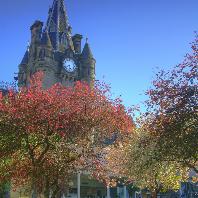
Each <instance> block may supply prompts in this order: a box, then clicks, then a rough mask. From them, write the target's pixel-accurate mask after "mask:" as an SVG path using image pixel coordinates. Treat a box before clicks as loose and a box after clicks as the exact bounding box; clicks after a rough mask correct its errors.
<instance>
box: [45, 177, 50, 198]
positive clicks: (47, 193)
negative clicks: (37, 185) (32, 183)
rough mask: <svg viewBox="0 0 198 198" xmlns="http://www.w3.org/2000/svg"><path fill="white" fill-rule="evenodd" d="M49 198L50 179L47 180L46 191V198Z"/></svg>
mask: <svg viewBox="0 0 198 198" xmlns="http://www.w3.org/2000/svg"><path fill="white" fill-rule="evenodd" d="M49 197H50V187H49V181H48V178H46V184H45V191H44V198H49Z"/></svg>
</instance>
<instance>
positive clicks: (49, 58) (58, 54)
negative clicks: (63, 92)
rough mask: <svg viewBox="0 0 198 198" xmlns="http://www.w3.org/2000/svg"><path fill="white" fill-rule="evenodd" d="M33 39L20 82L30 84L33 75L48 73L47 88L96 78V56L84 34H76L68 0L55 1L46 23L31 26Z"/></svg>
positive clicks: (22, 84)
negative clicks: (71, 24) (71, 22)
mask: <svg viewBox="0 0 198 198" xmlns="http://www.w3.org/2000/svg"><path fill="white" fill-rule="evenodd" d="M30 30H31V42H30V45H29V46H28V47H27V50H26V52H25V54H24V57H23V59H22V61H21V63H20V65H19V73H18V85H19V87H21V86H28V84H29V80H30V78H31V76H32V75H33V74H34V73H36V72H37V71H43V72H44V74H45V75H44V79H43V87H44V88H48V87H50V86H52V85H53V84H55V83H61V84H63V85H65V86H72V85H73V84H74V83H75V81H79V80H80V81H85V82H87V83H89V84H91V83H92V82H94V80H95V63H96V61H95V59H94V57H93V54H92V52H91V49H90V46H89V44H88V41H87V39H86V43H85V45H84V47H83V50H81V45H82V38H83V36H82V35H80V34H75V35H72V28H71V26H70V25H69V22H68V17H67V12H66V9H65V5H64V0H54V1H53V5H52V7H50V9H49V14H48V19H47V22H46V25H45V26H44V24H43V22H41V21H39V20H37V21H35V22H34V24H33V25H32V26H31V27H30Z"/></svg>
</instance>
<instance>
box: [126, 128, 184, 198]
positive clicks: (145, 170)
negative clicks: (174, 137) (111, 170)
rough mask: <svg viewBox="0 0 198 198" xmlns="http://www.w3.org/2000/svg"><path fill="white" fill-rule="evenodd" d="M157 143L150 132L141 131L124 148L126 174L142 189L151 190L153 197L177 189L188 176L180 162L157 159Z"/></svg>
mask: <svg viewBox="0 0 198 198" xmlns="http://www.w3.org/2000/svg"><path fill="white" fill-rule="evenodd" d="M138 130H139V129H138ZM156 144H157V142H156V141H155V140H154V139H153V138H151V137H150V136H149V134H147V133H145V132H141V133H138V135H137V136H135V138H132V139H131V140H130V143H129V144H128V145H127V146H126V148H125V149H124V152H125V153H126V159H127V160H126V163H125V174H126V175H127V176H128V178H130V179H131V180H132V181H133V183H134V184H135V185H136V186H138V187H139V188H140V189H147V190H149V191H150V192H151V196H152V197H153V198H156V197H157V194H158V193H159V192H167V191H171V190H174V191H177V190H178V189H179V188H180V182H181V181H185V179H186V177H187V174H186V169H185V168H183V167H181V165H180V164H179V163H176V162H174V163H173V162H171V163H169V162H167V161H163V160H161V161H158V160H157V159H156V146H157V145H156Z"/></svg>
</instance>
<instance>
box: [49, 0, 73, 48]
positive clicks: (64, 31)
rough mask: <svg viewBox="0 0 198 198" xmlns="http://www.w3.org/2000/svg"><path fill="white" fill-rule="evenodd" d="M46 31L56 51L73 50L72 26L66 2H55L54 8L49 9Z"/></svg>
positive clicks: (56, 0) (57, 0)
mask: <svg viewBox="0 0 198 198" xmlns="http://www.w3.org/2000/svg"><path fill="white" fill-rule="evenodd" d="M46 30H47V31H48V33H49V36H50V38H51V42H52V45H53V47H54V49H55V50H58V51H59V50H60V49H62V50H66V49H68V48H71V49H72V50H73V42H72V37H71V26H70V25H69V22H68V17H67V13H66V9H65V5H64V0H54V2H53V5H52V7H51V8H50V9H49V16H48V20H47V25H46Z"/></svg>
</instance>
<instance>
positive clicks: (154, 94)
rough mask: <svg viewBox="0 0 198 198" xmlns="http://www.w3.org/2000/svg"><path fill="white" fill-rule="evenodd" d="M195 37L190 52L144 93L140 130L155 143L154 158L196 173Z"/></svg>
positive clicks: (197, 52) (197, 49)
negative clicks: (145, 110)
mask: <svg viewBox="0 0 198 198" xmlns="http://www.w3.org/2000/svg"><path fill="white" fill-rule="evenodd" d="M197 66H198V37H197V36H196V38H195V41H194V42H193V43H192V52H191V53H189V54H187V55H186V56H185V59H184V61H183V62H182V63H181V64H179V65H177V66H175V67H174V68H173V69H171V70H169V71H164V70H161V71H159V72H158V73H157V74H156V78H155V80H154V81H153V84H152V88H151V89H149V90H148V91H147V94H148V96H149V100H148V101H147V112H146V113H145V114H144V115H143V116H142V120H143V121H142V126H143V128H144V130H146V131H149V133H150V135H151V136H152V137H155V141H156V142H157V147H156V151H157V152H156V158H158V160H159V161H160V160H166V161H169V162H173V163H174V162H177V163H180V164H182V165H183V166H185V167H188V168H190V169H193V170H194V171H195V172H196V173H198V168H197V167H198V133H197V131H198V113H197V107H198V90H197V85H198V78H197V77H198V73H197Z"/></svg>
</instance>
